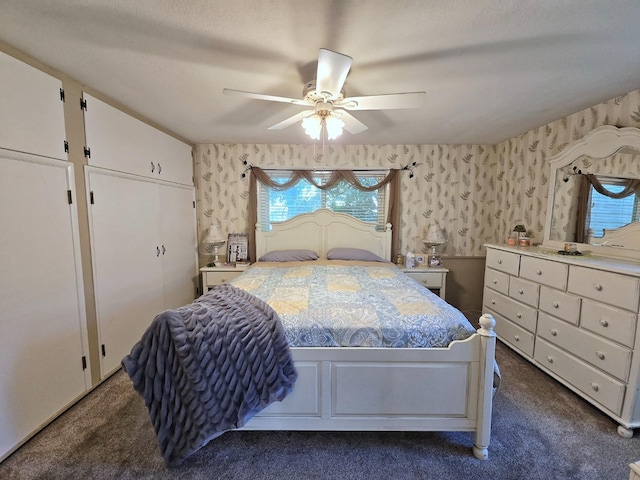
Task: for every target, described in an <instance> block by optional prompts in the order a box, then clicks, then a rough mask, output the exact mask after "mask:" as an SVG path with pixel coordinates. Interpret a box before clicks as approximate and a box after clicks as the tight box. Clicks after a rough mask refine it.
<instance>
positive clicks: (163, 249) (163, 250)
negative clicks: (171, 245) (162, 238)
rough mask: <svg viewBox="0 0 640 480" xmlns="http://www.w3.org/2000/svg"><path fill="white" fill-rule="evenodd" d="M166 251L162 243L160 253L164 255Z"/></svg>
mask: <svg viewBox="0 0 640 480" xmlns="http://www.w3.org/2000/svg"><path fill="white" fill-rule="evenodd" d="M166 251H167V249H166V248H164V245H162V255H164V252H166Z"/></svg>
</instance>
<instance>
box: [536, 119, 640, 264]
mask: <svg viewBox="0 0 640 480" xmlns="http://www.w3.org/2000/svg"><path fill="white" fill-rule="evenodd" d="M549 166H550V172H549V186H550V188H549V200H548V205H547V220H546V225H545V236H544V242H543V244H544V245H545V246H548V247H551V248H553V249H558V250H563V249H564V246H565V244H572V243H575V244H577V247H578V248H577V249H578V251H582V252H584V251H588V252H591V253H593V254H595V255H599V256H608V257H616V258H625V259H633V260H640V130H639V129H636V128H617V127H614V126H604V127H600V128H597V129H595V130H593V131H592V132H590V133H589V134H587V135H585V137H584V138H582V139H581V140H577V141H576V142H573V143H571V144H570V145H568V146H567V147H566V148H565V149H564V150H563V151H562V152H560V153H559V154H558V155H556V156H554V157H552V158H551V159H550V160H549ZM616 197H619V198H616Z"/></svg>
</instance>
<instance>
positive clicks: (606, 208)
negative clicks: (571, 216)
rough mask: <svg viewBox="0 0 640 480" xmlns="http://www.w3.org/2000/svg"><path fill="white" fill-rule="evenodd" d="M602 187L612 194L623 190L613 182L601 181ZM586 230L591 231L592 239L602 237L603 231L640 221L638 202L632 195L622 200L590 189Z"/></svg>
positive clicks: (639, 204)
mask: <svg viewBox="0 0 640 480" xmlns="http://www.w3.org/2000/svg"><path fill="white" fill-rule="evenodd" d="M601 183H602V186H603V187H604V188H606V189H607V190H608V191H610V192H612V193H619V192H621V191H622V190H624V185H620V184H616V183H615V182H609V183H607V182H604V181H601ZM590 193H591V197H590V198H591V202H590V209H589V225H588V227H587V228H588V229H590V230H593V236H594V237H602V236H603V235H604V232H603V229H605V228H606V229H607V230H610V229H613V228H620V227H623V226H624V225H627V224H629V223H631V222H637V221H639V220H640V201H639V200H638V195H637V194H633V195H629V196H628V197H624V198H611V197H607V196H606V195H602V194H601V193H599V192H597V191H596V190H595V189H594V188H593V186H592V187H591V192H590Z"/></svg>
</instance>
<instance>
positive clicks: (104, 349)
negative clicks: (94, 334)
mask: <svg viewBox="0 0 640 480" xmlns="http://www.w3.org/2000/svg"><path fill="white" fill-rule="evenodd" d="M102 356H103V357H106V356H107V349H106V348H105V346H104V343H103V344H102Z"/></svg>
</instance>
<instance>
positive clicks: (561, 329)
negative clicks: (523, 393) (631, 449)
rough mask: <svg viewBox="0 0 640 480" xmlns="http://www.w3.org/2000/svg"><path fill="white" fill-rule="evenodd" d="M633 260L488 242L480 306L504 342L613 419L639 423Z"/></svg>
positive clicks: (638, 278)
mask: <svg viewBox="0 0 640 480" xmlns="http://www.w3.org/2000/svg"><path fill="white" fill-rule="evenodd" d="M639 304H640V264H637V263H632V262H628V261H624V260H614V259H606V258H603V257H600V258H598V257H589V256H588V255H587V256H584V257H569V256H564V255H559V254H558V253H557V252H556V251H553V250H548V249H543V248H538V247H529V248H526V247H525V248H521V247H507V246H506V245H504V246H503V245H487V261H486V268H485V278H484V293H483V309H484V311H485V312H488V313H491V314H493V315H494V317H495V319H496V327H495V331H496V333H497V334H498V338H499V339H500V340H501V341H502V342H503V343H504V344H506V345H507V346H509V347H511V348H512V349H514V350H515V351H516V352H518V353H519V354H520V355H522V356H523V357H525V358H526V359H528V360H529V361H531V362H532V363H533V364H534V365H536V366H537V367H539V368H540V369H541V370H543V371H545V372H546V373H548V374H549V375H551V376H552V377H553V378H555V379H556V380H558V381H560V382H561V383H563V384H564V385H566V386H567V387H568V388H570V389H571V390H573V391H574V392H576V393H577V394H578V395H580V396H582V397H583V398H584V399H586V400H587V401H589V402H590V403H592V404H593V405H594V406H596V407H597V408H599V409H600V410H602V411H603V412H604V413H606V414H607V415H609V416H610V417H612V418H613V419H614V420H616V421H617V422H618V423H619V424H620V426H619V427H618V433H620V435H622V436H631V435H633V429H634V428H637V427H639V426H640V396H639V394H638V388H639V386H640V383H639V377H640V335H638V334H637V330H638V309H639Z"/></svg>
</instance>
